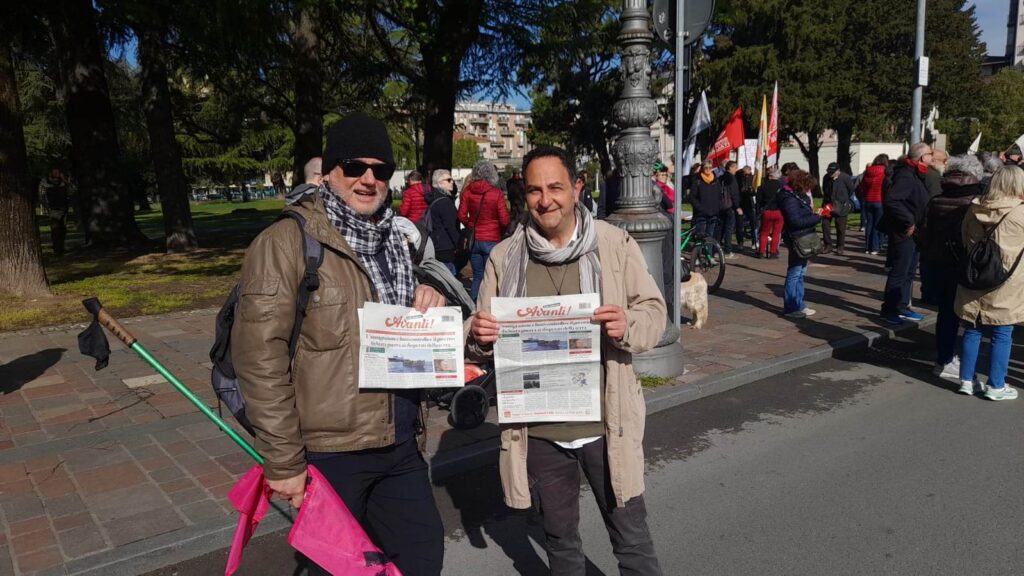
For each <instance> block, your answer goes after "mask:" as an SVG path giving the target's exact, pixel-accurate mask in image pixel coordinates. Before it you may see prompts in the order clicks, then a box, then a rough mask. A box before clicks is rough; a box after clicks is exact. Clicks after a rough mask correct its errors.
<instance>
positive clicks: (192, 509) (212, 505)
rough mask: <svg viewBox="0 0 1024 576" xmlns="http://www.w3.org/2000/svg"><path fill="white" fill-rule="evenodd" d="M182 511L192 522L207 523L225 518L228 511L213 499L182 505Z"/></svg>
mask: <svg viewBox="0 0 1024 576" xmlns="http://www.w3.org/2000/svg"><path fill="white" fill-rule="evenodd" d="M181 513H182V514H184V515H185V517H186V518H188V521H189V522H191V523H192V524H205V523H207V522H217V521H222V520H224V519H225V518H226V517H227V515H228V513H227V512H226V511H225V510H224V508H221V506H220V504H218V503H217V502H215V501H213V500H209V499H207V500H200V501H199V502H194V503H192V504H187V505H185V506H182V507H181Z"/></svg>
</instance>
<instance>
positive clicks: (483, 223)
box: [459, 160, 510, 302]
mask: <svg viewBox="0 0 1024 576" xmlns="http://www.w3.org/2000/svg"><path fill="white" fill-rule="evenodd" d="M509 220H510V218H509V215H508V207H507V206H506V205H505V194H503V193H502V191H501V189H499V188H498V170H497V169H496V168H495V167H494V164H491V163H490V162H488V161H486V160H481V161H479V162H477V163H476V166H473V171H472V172H471V173H470V175H469V184H468V185H467V186H466V187H465V189H464V190H463V192H462V200H461V201H460V202H459V221H460V222H462V225H463V226H465V227H466V230H465V235H464V237H463V238H462V239H461V241H460V243H461V244H462V245H461V246H460V249H462V250H464V251H465V252H466V253H468V254H469V262H470V264H471V265H472V266H473V286H472V288H471V289H470V291H469V295H470V296H471V297H472V298H473V301H474V302H475V301H476V294H477V291H479V290H480V282H482V281H483V279H484V268H485V267H486V266H487V259H488V258H489V257H490V255H491V250H492V249H493V248H494V247H495V246H496V245H497V244H498V242H501V233H502V232H503V231H504V230H505V229H506V228H508V223H509Z"/></svg>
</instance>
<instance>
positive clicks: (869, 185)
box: [857, 154, 889, 254]
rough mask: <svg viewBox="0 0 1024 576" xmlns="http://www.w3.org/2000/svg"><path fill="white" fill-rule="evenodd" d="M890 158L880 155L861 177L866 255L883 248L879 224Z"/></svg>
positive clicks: (875, 252) (859, 193)
mask: <svg viewBox="0 0 1024 576" xmlns="http://www.w3.org/2000/svg"><path fill="white" fill-rule="evenodd" d="M888 166H889V157H888V156H886V155H885V154H879V155H878V156H876V157H875V160H874V162H872V163H871V166H868V168H867V169H866V170H864V175H863V176H861V179H860V185H859V186H858V188H859V189H858V190H857V194H858V195H859V196H860V198H861V201H862V202H863V203H864V205H863V207H862V209H861V217H862V218H863V219H864V253H865V254H878V251H879V250H880V249H881V246H882V232H881V231H880V230H879V229H878V222H879V221H880V220H881V219H882V192H883V191H884V189H885V188H887V187H888V181H889V176H888V174H887V173H886V169H887V168H888Z"/></svg>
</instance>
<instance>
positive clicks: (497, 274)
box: [466, 222, 668, 508]
mask: <svg viewBox="0 0 1024 576" xmlns="http://www.w3.org/2000/svg"><path fill="white" fill-rule="evenodd" d="M595 225H596V226H597V238H598V257H599V259H600V261H601V303H602V304H613V305H617V306H621V307H622V308H623V309H624V310H625V311H626V320H627V328H626V336H625V337H624V338H623V339H622V340H621V341H619V342H613V341H611V340H609V339H608V338H602V342H601V358H602V361H603V364H604V373H605V382H606V387H605V396H604V405H603V406H602V410H604V416H605V437H606V441H607V446H608V469H609V473H610V475H611V483H612V490H613V491H614V493H615V501H616V503H617V505H619V506H623V505H625V503H626V501H628V500H629V499H630V498H633V497H634V496H639V495H640V494H643V492H644V451H643V439H644V420H645V417H646V405H645V403H644V396H643V390H642V389H641V387H640V383H639V382H638V381H637V379H636V375H635V374H634V373H633V363H632V355H633V354H636V353H640V352H644V351H646V350H649V349H651V348H653V347H654V346H655V345H656V344H657V343H658V340H659V338H661V334H662V332H664V330H665V322H666V321H667V318H668V316H667V313H666V310H665V300H664V298H663V297H662V295H661V291H660V290H659V289H658V285H657V284H656V283H655V281H654V278H652V277H651V275H650V273H648V272H647V263H646V262H644V257H643V254H642V253H641V252H640V247H639V246H638V245H637V243H636V241H635V240H633V239H632V238H631V237H630V236H629V235H628V234H626V233H625V232H624V231H622V230H620V229H619V228H616V227H615V226H612V225H610V224H606V223H604V222H595ZM508 245H509V243H508V241H507V240H506V241H504V242H502V243H501V244H498V245H497V246H496V247H495V248H494V250H493V251H492V252H491V257H490V260H489V261H488V262H487V268H486V271H485V272H484V280H483V283H482V284H481V285H480V295H479V299H478V302H479V304H480V306H479V308H480V310H484V311H489V310H490V309H491V298H493V297H495V296H501V294H498V293H497V291H498V289H499V287H500V286H501V280H502V276H503V271H504V269H505V257H506V254H507V252H508ZM466 326H467V328H466V333H467V335H468V334H469V328H468V326H469V321H467V324H466ZM467 347H468V351H469V357H470V358H471V359H476V360H482V359H486V358H488V357H490V355H491V353H492V350H491V348H490V347H489V346H483V345H480V344H477V343H476V342H475V341H474V340H473V338H472V336H471V335H469V336H467ZM526 446H527V426H526V425H525V424H507V425H502V427H501V453H500V454H499V459H498V462H499V468H500V471H501V485H502V488H503V490H504V492H505V503H506V504H508V505H509V506H510V507H512V508H529V507H530V502H531V501H530V483H529V480H528V479H527V474H526Z"/></svg>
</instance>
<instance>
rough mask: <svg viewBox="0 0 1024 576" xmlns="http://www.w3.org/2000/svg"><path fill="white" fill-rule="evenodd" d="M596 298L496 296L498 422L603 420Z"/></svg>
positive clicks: (494, 312) (597, 304)
mask: <svg viewBox="0 0 1024 576" xmlns="http://www.w3.org/2000/svg"><path fill="white" fill-rule="evenodd" d="M600 302H601V298H600V296H599V295H598V294H578V295H573V296H551V297H546V298H493V299H491V313H492V314H494V315H495V317H497V319H498V325H499V329H498V340H497V342H495V343H494V368H495V371H496V376H497V386H498V421H499V422H500V423H503V424H504V423H512V422H597V421H600V420H601V326H600V324H597V323H595V322H591V320H590V318H591V316H593V314H594V310H595V309H597V307H598V306H600Z"/></svg>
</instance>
